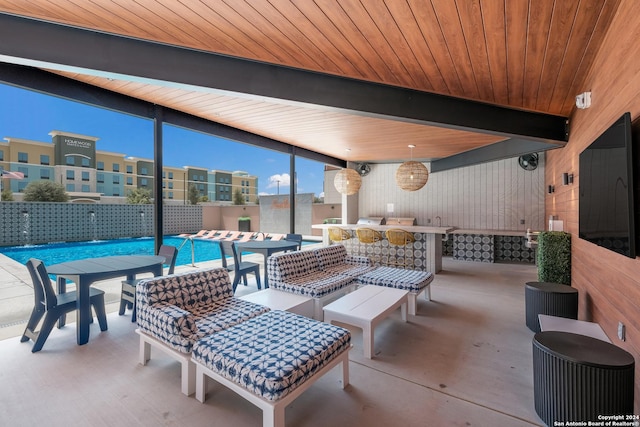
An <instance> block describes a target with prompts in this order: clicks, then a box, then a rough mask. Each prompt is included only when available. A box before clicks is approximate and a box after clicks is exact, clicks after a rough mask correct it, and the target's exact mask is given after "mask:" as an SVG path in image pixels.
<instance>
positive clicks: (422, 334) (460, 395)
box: [0, 257, 542, 427]
mask: <svg viewBox="0 0 640 427" xmlns="http://www.w3.org/2000/svg"><path fill="white" fill-rule="evenodd" d="M259 258H261V257H259ZM180 268H183V267H180ZM7 271H9V272H11V270H10V269H9V270H7ZM178 271H180V270H178ZM25 272H26V269H25ZM11 273H12V274H14V275H16V276H18V275H19V274H20V272H19V271H13V272H11ZM3 277H4V274H3ZM536 277H537V273H536V268H535V266H533V265H523V264H488V263H474V262H463V261H453V260H451V259H450V258H445V259H444V270H443V271H442V273H440V274H438V275H437V276H436V278H435V280H434V282H433V284H432V288H433V289H432V297H433V300H432V301H426V300H425V299H424V298H422V297H421V298H419V302H418V315H417V316H409V322H408V323H404V322H402V321H401V319H400V312H399V311H397V312H395V313H393V314H392V315H391V317H389V318H388V319H386V320H385V321H383V322H382V323H381V324H380V325H379V326H378V327H377V329H376V331H375V348H374V358H373V359H366V358H364V356H363V352H362V333H361V331H360V330H358V329H356V328H352V329H351V330H352V332H353V337H352V340H353V345H354V347H353V349H352V350H351V353H350V356H349V358H350V373H351V376H350V385H349V386H348V387H347V388H346V389H344V390H342V389H341V388H340V386H339V384H338V381H339V379H340V375H339V372H338V371H337V370H335V371H332V372H330V373H329V374H327V375H325V376H324V377H323V378H321V379H320V380H319V381H317V382H316V383H315V384H314V385H313V386H312V387H311V388H310V389H309V390H307V391H306V392H305V393H303V395H302V396H301V397H300V398H298V399H297V400H296V401H294V402H293V403H292V404H291V405H289V406H288V407H287V410H286V424H287V426H303V427H309V426H313V427H315V426H362V427H364V426H367V427H370V426H399V425H402V426H531V425H542V422H541V420H540V419H539V418H538V416H537V415H536V413H535V410H534V407H533V403H534V402H533V379H532V356H531V340H532V337H533V333H532V332H531V331H530V330H529V329H527V327H526V326H525V320H524V319H525V318H524V283H525V282H527V281H532V280H533V281H535V280H536ZM3 280H4V279H3ZM4 284H5V283H4V282H3V286H4ZM118 284H119V282H118ZM9 288H10V286H9ZM118 289H119V287H118ZM255 290H256V288H255V284H253V283H250V285H249V286H248V287H246V288H245V287H244V286H240V287H239V288H238V293H246V292H252V291H255ZM3 292H4V291H3ZM15 293H16V294H19V292H15ZM29 297H31V298H32V295H31V294H29ZM13 298H19V295H16V296H14V297H13ZM10 299H11V298H2V299H0V304H2V307H4V306H6V304H7V301H8V300H10ZM32 304H33V302H32V300H31V301H30V302H29V310H30V309H31V305H32ZM111 305H112V306H115V307H117V305H116V304H111ZM2 309H4V308H2ZM70 320H71V321H73V320H72V319H70ZM108 322H109V330H108V331H106V332H102V333H101V332H100V330H99V328H98V326H97V325H96V324H93V325H92V326H91V338H90V341H89V343H88V344H87V345H84V346H78V345H76V343H75V324H74V323H70V324H68V325H67V326H66V327H65V328H63V329H60V330H58V329H54V331H53V332H52V333H51V336H50V337H49V339H48V340H47V342H46V343H45V346H44V348H43V350H42V351H41V352H39V353H35V354H32V353H31V346H32V343H31V342H29V343H20V342H19V338H18V335H20V334H21V333H22V329H23V328H24V325H18V326H21V327H18V329H19V332H18V333H17V334H15V335H13V337H9V338H6V339H4V340H3V341H0V366H2V370H0V382H1V383H2V384H3V385H2V387H1V388H0V419H2V420H3V424H5V423H6V425H12V426H27V425H28V426H30V425H37V424H42V425H49V426H86V425H92V426H93V425H103V426H112V425H113V426H115V425H131V426H133V425H140V426H156V425H164V426H176V425H181V426H182V425H189V426H239V427H243V426H259V425H261V420H262V417H261V412H260V410H258V409H257V408H256V407H254V406H253V405H251V404H249V403H247V402H246V401H244V400H243V399H242V398H240V397H239V396H237V395H236V394H235V393H233V392H231V391H229V390H228V389H226V388H224V387H222V386H220V385H218V384H215V383H213V384H211V387H210V392H209V394H208V399H207V401H206V402H205V403H204V404H201V403H199V402H198V401H196V400H195V399H194V398H193V397H187V396H184V395H182V394H181V393H180V367H179V364H178V363H176V362H174V361H173V360H172V359H169V358H167V357H165V356H164V355H163V354H160V353H159V352H152V359H151V361H150V363H149V364H148V365H147V366H141V365H139V364H138V363H137V355H138V340H137V335H136V334H135V333H134V329H135V324H133V323H131V321H130V316H129V315H128V314H127V315H126V316H118V314H117V313H114V312H111V313H110V314H109V315H108ZM12 327H15V326H12ZM12 327H7V326H5V327H4V328H0V331H2V330H6V329H8V328H12ZM8 335H11V334H8ZM36 404H37V408H38V410H34V407H35V406H34V405H36Z"/></svg>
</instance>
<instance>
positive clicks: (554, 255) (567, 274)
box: [537, 231, 571, 285]
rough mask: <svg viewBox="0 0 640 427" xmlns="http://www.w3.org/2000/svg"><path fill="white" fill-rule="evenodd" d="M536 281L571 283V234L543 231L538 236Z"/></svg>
mask: <svg viewBox="0 0 640 427" xmlns="http://www.w3.org/2000/svg"><path fill="white" fill-rule="evenodd" d="M537 263H538V281H540V282H552V283H562V284H564V285H571V234H569V233H565V232H564V231H543V232H541V233H540V235H539V236H538V257H537Z"/></svg>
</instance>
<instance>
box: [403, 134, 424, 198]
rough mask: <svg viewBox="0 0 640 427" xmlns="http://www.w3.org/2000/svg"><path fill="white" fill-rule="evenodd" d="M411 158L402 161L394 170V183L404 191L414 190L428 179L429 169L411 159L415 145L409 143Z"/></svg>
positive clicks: (419, 187) (422, 185)
mask: <svg viewBox="0 0 640 427" xmlns="http://www.w3.org/2000/svg"><path fill="white" fill-rule="evenodd" d="M409 148H410V149H411V160H410V161H408V162H404V163H403V164H401V165H400V166H399V167H398V170H397V171H396V183H397V184H398V187H400V188H402V189H403V190H405V191H416V190H419V189H421V188H422V187H424V185H425V184H426V183H427V180H428V179H429V170H428V169H427V167H426V166H425V165H423V164H422V163H420V162H416V161H413V149H414V148H415V145H409Z"/></svg>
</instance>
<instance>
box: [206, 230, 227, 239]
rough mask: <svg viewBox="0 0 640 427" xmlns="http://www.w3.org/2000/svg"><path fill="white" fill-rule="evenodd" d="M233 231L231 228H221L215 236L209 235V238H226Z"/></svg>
mask: <svg viewBox="0 0 640 427" xmlns="http://www.w3.org/2000/svg"><path fill="white" fill-rule="evenodd" d="M229 233H231V231H229V230H220V231H218V233H217V234H216V235H215V236H210V237H207V239H209V240H224V239H225V238H226V237H227V236H228V235H229Z"/></svg>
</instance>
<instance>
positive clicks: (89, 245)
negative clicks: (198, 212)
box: [0, 236, 220, 265]
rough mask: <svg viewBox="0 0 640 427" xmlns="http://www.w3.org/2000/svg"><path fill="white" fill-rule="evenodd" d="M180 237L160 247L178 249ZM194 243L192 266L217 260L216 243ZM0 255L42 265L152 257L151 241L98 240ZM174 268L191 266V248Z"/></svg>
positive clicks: (21, 248) (167, 238)
mask: <svg viewBox="0 0 640 427" xmlns="http://www.w3.org/2000/svg"><path fill="white" fill-rule="evenodd" d="M183 242H184V239H183V238H182V237H176V236H165V237H164V239H163V243H164V244H166V245H172V246H175V247H176V248H179V247H180V245H181V244H182V243H183ZM194 242H195V262H196V263H197V262H203V261H211V260H216V259H220V247H219V246H218V244H217V243H215V242H211V241H206V240H197V239H194ZM0 253H2V254H3V255H6V256H8V257H9V258H11V259H14V260H16V261H18V262H19V263H21V264H25V263H26V262H27V261H28V260H29V258H38V259H41V260H42V261H43V262H44V263H45V265H53V264H57V263H60V262H67V261H74V260H78V259H85V258H95V257H102V256H109V255H153V253H154V241H153V238H152V237H143V238H137V239H116V240H104V241H103V240H100V241H93V242H77V243H76V242H70V243H51V244H48V245H34V246H11V247H0ZM176 265H191V244H190V243H189V242H187V243H186V244H185V245H184V246H183V247H182V248H181V249H180V250H179V251H178V258H177V260H176Z"/></svg>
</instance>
